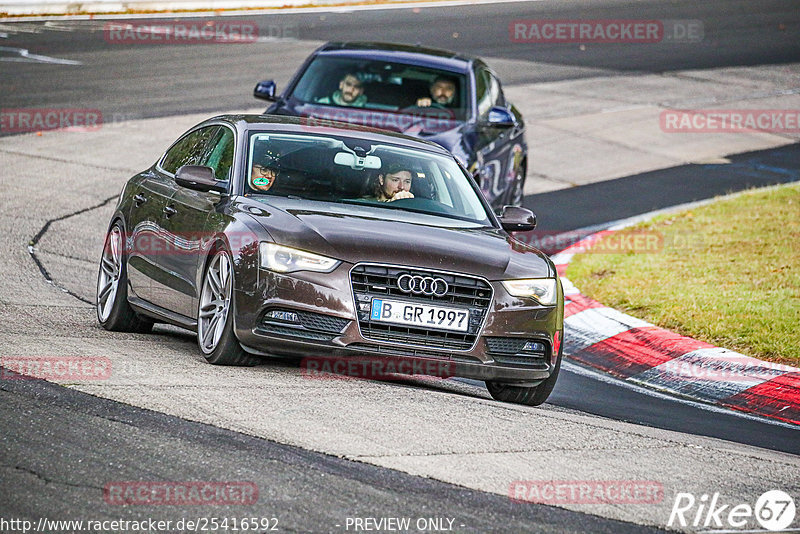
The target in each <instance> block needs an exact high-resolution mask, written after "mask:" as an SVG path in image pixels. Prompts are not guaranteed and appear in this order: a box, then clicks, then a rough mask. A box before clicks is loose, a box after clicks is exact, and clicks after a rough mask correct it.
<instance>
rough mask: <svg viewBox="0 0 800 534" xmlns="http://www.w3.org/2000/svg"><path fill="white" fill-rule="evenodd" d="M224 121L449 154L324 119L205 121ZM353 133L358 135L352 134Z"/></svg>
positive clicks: (404, 138) (429, 144) (233, 117)
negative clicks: (348, 137)
mask: <svg viewBox="0 0 800 534" xmlns="http://www.w3.org/2000/svg"><path fill="white" fill-rule="evenodd" d="M220 120H221V121H225V122H228V123H230V124H231V125H233V126H239V127H240V128H242V129H247V130H258V129H261V128H262V127H263V129H266V130H273V131H280V132H287V133H318V134H331V133H333V134H337V135H342V136H352V137H366V138H368V139H370V140H372V141H376V142H384V143H392V144H395V145H402V146H405V147H408V148H418V149H421V150H427V151H429V152H430V151H434V152H438V153H441V154H449V152H447V150H445V149H444V148H442V146H441V145H439V144H436V143H432V142H430V141H425V140H423V139H419V138H417V137H410V136H408V135H403V134H400V133H395V132H390V131H387V130H380V129H376V128H369V127H367V126H360V125H357V124H348V123H344V122H335V121H331V120H327V119H315V118H313V117H310V118H309V117H294V116H287V115H244V114H242V115H219V116H217V117H213V118H211V119H208V121H206V122H210V121H220ZM354 134H361V135H360V136H359V135H354Z"/></svg>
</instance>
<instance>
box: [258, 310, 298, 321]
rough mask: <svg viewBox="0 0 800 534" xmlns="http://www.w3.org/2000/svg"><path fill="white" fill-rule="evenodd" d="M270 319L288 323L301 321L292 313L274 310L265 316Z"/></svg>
mask: <svg viewBox="0 0 800 534" xmlns="http://www.w3.org/2000/svg"><path fill="white" fill-rule="evenodd" d="M264 317H266V318H268V319H277V320H278V321H285V322H287V323H299V322H300V319H299V318H298V317H297V314H296V313H294V312H290V311H284V310H272V311H269V312H267V314H266V315H265V316H264Z"/></svg>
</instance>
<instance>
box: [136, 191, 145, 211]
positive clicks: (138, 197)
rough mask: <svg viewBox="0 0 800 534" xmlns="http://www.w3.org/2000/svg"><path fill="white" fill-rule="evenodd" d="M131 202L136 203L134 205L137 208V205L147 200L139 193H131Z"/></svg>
mask: <svg viewBox="0 0 800 534" xmlns="http://www.w3.org/2000/svg"><path fill="white" fill-rule="evenodd" d="M133 202H134V204H136V207H137V208H138V207H139V206H141V205H142V204H144V203H145V202H147V197H146V196H144V195H143V194H141V193H137V194H135V195H133Z"/></svg>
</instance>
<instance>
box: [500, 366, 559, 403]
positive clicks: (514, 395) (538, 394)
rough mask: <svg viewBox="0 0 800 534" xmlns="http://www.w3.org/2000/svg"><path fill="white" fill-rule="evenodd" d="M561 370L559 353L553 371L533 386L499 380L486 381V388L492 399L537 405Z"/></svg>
mask: <svg viewBox="0 0 800 534" xmlns="http://www.w3.org/2000/svg"><path fill="white" fill-rule="evenodd" d="M560 370H561V354H560V353H559V355H558V360H556V368H555V370H554V371H553V373H552V374H551V375H550V376H549V377H548V378H547V379H546V380H545V381H544V382H542V383H541V384H539V385H538V386H534V387H524V386H514V385H511V384H503V383H501V382H492V381H487V382H486V389H488V390H489V394H490V395H491V396H492V398H493V399H494V400H499V401H502V402H513V403H514V404H525V405H527V406H539V405H540V404H543V403H544V402H545V401H546V400H547V397H549V396H550V393H552V392H553V388H554V387H555V386H556V381H557V380H558V373H559V371H560Z"/></svg>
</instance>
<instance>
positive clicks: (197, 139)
mask: <svg viewBox="0 0 800 534" xmlns="http://www.w3.org/2000/svg"><path fill="white" fill-rule="evenodd" d="M218 128H219V126H208V127H206V128H200V129H199V130H195V131H194V132H192V133H190V134H189V135H187V136H185V137H184V138H183V139H181V140H180V141H178V142H177V143H175V144H174V145H173V146H172V148H170V149H169V150H168V151H167V154H166V155H165V156H164V160H163V161H162V162H161V168H162V169H164V170H165V171H167V172H169V173H171V174H175V173H176V172H178V169H180V168H181V167H183V166H184V165H201V163H199V162H200V159H201V158H202V157H203V154H204V151H205V148H206V145H207V143H208V140H209V139H210V138H211V137H212V136H213V135H214V134H215V133H216V131H217V129H218Z"/></svg>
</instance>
